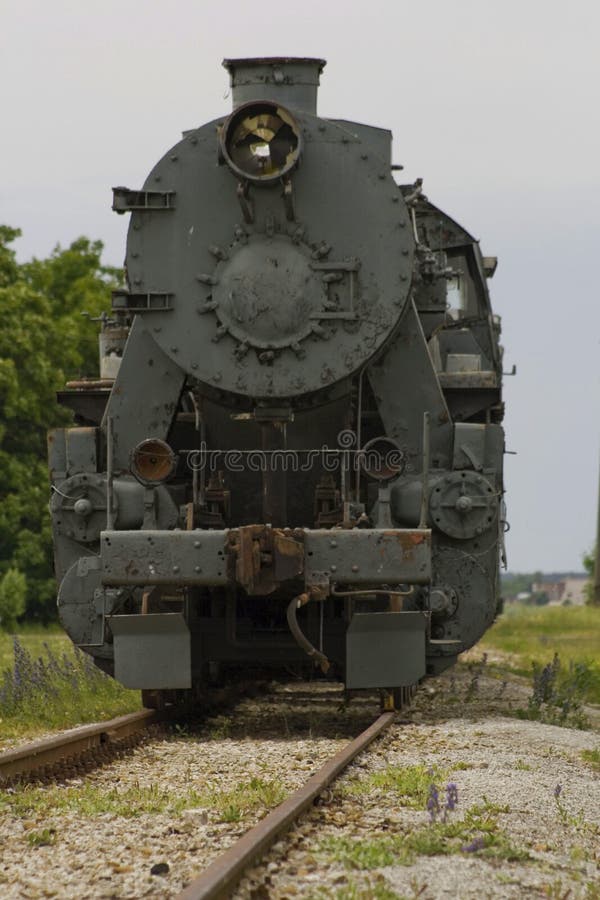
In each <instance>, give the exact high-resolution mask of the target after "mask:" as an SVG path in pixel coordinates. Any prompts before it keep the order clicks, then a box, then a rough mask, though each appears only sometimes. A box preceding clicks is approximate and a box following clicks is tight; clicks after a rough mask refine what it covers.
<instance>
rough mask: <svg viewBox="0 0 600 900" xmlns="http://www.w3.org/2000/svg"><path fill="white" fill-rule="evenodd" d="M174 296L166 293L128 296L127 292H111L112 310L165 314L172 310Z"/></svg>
mask: <svg viewBox="0 0 600 900" xmlns="http://www.w3.org/2000/svg"><path fill="white" fill-rule="evenodd" d="M174 296H175V295H174V294H168V293H147V294H130V293H129V292H128V291H113V292H112V308H113V309H114V310H118V311H119V312H123V311H126V312H136V313H145V312H167V311H168V310H170V309H173V306H172V301H173V297H174Z"/></svg>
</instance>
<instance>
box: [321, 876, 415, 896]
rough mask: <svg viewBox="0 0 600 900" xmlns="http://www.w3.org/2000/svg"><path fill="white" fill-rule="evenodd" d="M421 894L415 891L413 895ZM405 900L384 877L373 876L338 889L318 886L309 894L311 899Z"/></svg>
mask: <svg viewBox="0 0 600 900" xmlns="http://www.w3.org/2000/svg"><path fill="white" fill-rule="evenodd" d="M418 896H419V894H415V893H413V897H414V898H416V897H418ZM325 898H327V900H332V898H333V900H405V898H404V897H402V896H401V895H400V894H397V893H396V892H395V891H393V890H392V889H391V888H390V887H388V885H387V884H386V882H385V880H384V879H382V878H377V877H376V878H373V879H371V880H367V881H360V882H357V881H354V880H351V881H348V883H347V884H345V885H344V886H343V887H341V888H339V889H338V890H337V891H332V889H331V888H326V887H323V888H317V889H316V891H314V892H311V893H310V894H309V900H325Z"/></svg>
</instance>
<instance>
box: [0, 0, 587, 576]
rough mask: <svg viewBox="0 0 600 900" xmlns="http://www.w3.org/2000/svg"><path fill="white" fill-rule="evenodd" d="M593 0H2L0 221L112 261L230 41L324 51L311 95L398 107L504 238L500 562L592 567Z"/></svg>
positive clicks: (431, 189)
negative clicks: (94, 245)
mask: <svg viewBox="0 0 600 900" xmlns="http://www.w3.org/2000/svg"><path fill="white" fill-rule="evenodd" d="M599 35H600V3H598V2H597V0H560V2H558V0H502V2H500V0H494V2H490V0H478V2H475V0H410V2H409V0H393V2H381V0H370V2H364V0H361V2H358V0H335V2H332V0H329V2H326V0H301V2H300V3H293V4H292V3H289V2H286V3H284V2H279V3H278V2H276V0H272V2H270V3H257V2H242V0H233V2H231V0H230V2H226V3H216V2H214V0H213V2H210V3H208V2H203V0H194V2H191V0H171V2H170V3H168V2H166V0H160V2H156V0H85V2H81V0H79V2H75V0H52V2H48V0H18V2H17V0H0V101H1V102H0V110H1V111H2V133H1V139H0V162H1V170H0V171H1V174H0V221H1V222H3V223H5V224H8V225H11V226H15V227H19V228H21V229H22V230H23V237H22V238H21V240H20V241H19V243H18V253H19V258H20V259H21V260H25V259H28V258H30V257H31V256H33V255H35V256H46V255H47V254H48V253H49V252H50V251H51V250H52V248H53V247H54V245H55V244H56V243H57V242H60V243H61V244H62V245H63V246H64V245H68V244H69V243H70V242H71V241H72V240H73V239H75V238H76V237H78V236H79V235H81V234H84V235H87V236H89V237H91V238H100V239H101V240H102V241H103V242H104V244H105V248H106V253H105V259H106V261H107V262H109V263H113V264H120V263H121V262H122V260H123V256H124V242H125V232H126V226H127V217H118V216H116V215H115V214H114V213H112V212H111V211H110V203H111V199H112V195H111V190H110V189H111V187H112V186H113V185H121V184H125V185H127V186H128V187H131V188H135V187H141V185H142V182H143V180H144V178H145V176H146V174H147V172H148V170H149V169H150V168H151V166H152V165H153V164H154V163H155V162H156V161H157V160H158V158H159V157H160V156H162V155H163V153H164V152H165V151H166V150H167V149H168V148H169V147H170V146H171V145H172V144H174V143H175V142H176V141H177V140H178V139H179V137H180V132H181V131H182V130H183V129H186V128H190V127H193V126H197V125H199V124H201V123H203V122H205V121H207V120H209V119H212V118H213V117H217V116H220V115H222V114H223V113H224V112H226V111H227V110H228V109H229V108H230V103H231V99H230V96H229V83H228V76H227V73H226V71H225V70H224V69H223V68H222V67H221V60H222V58H223V57H235V56H263V55H279V56H281V55H296V56H320V57H324V58H325V59H327V60H328V65H327V67H326V69H325V71H324V73H323V75H322V79H321V89H320V94H319V112H320V114H321V115H324V116H330V117H332V118H347V119H354V120H356V121H359V122H366V123H368V124H374V125H381V126H385V127H387V128H391V129H392V131H393V133H394V161H395V162H397V163H402V164H403V165H404V166H405V172H404V173H403V175H405V176H406V177H405V180H406V181H407V182H408V181H410V182H412V181H413V180H414V179H415V178H417V177H423V178H424V186H425V192H426V194H427V195H428V196H429V198H430V199H431V200H432V201H433V202H434V203H436V204H437V205H438V206H441V207H442V209H444V210H445V211H446V212H448V213H449V214H450V215H452V216H453V217H454V218H456V219H457V220H458V221H459V222H460V223H461V224H463V225H464V226H465V227H466V228H467V229H468V230H469V231H471V233H473V234H475V235H476V236H477V237H478V238H480V240H481V246H482V249H483V251H484V253H486V254H487V255H497V256H498V257H499V259H500V263H499V267H498V271H497V273H496V275H495V277H494V280H493V281H492V282H491V288H492V298H493V302H494V305H495V309H496V311H497V312H498V313H499V314H500V315H501V316H502V320H503V330H504V344H505V348H506V350H505V363H506V367H507V368H508V369H510V367H511V366H512V365H513V363H515V364H516V365H517V368H518V375H517V377H516V378H507V379H506V402H507V417H506V421H505V427H506V431H507V446H508V448H509V449H510V450H513V451H516V453H517V455H516V456H508V457H507V459H506V463H507V465H506V468H507V475H506V478H507V490H508V493H507V503H508V509H509V519H510V522H511V526H512V528H511V531H510V534H509V535H508V552H509V568H510V569H511V570H513V571H529V570H534V569H538V568H539V569H542V570H545V571H558V570H567V569H573V570H580V569H581V555H582V552H583V551H584V550H586V549H588V548H590V547H591V545H592V543H593V541H594V536H595V521H596V502H597V494H598V462H599V430H600V429H599V425H600V390H599V387H600V378H599V373H600V365H599V360H600V302H599V298H598V284H599V283H600V277H599V255H600V254H599V241H600V228H599V224H600V123H599V110H600V103H599V101H600V97H599V85H600V62H599V60H600V53H599V51H598V42H599Z"/></svg>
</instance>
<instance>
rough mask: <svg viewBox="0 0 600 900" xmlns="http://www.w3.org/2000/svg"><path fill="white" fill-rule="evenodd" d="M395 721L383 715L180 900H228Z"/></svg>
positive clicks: (390, 714)
mask: <svg viewBox="0 0 600 900" xmlns="http://www.w3.org/2000/svg"><path fill="white" fill-rule="evenodd" d="M394 719H395V712H393V711H390V712H384V713H382V715H380V716H379V718H378V719H376V720H375V722H373V724H372V725H369V727H368V728H366V729H365V730H364V731H363V732H362V733H361V734H359V735H358V737H356V738H354V740H352V741H350V742H349V743H348V744H347V745H346V746H345V747H343V748H342V749H341V750H340V751H339V752H338V753H336V754H335V756H334V757H333V758H332V759H330V760H329V761H328V762H326V763H325V765H324V766H322V767H321V768H320V769H319V771H318V772H316V773H315V774H314V775H313V776H312V777H311V778H309V779H308V781H307V782H306V784H305V785H303V786H302V787H301V788H300V789H299V790H297V791H296V792H295V793H294V794H292V796H291V797H288V799H287V800H285V801H284V802H283V803H281V804H280V805H279V806H278V807H276V809H274V810H272V812H270V813H269V814H268V815H267V816H266V817H265V818H264V819H262V820H261V821H260V822H259V823H258V825H255V826H254V828H251V829H250V831H248V832H246V834H244V835H243V837H241V838H240V839H239V840H238V841H237V842H236V843H235V844H233V846H232V847H230V848H229V849H228V850H226V851H225V853H223V854H222V855H221V856H219V857H217V859H215V860H214V861H213V862H212V863H211V864H210V865H209V866H208V868H206V869H205V870H204V872H202V874H201V875H199V876H198V878H196V879H194V881H192V882H191V884H189V885H188V887H187V888H186V889H185V890H184V891H182V892H181V893H180V894H179V895H178V898H177V900H216V898H221V897H228V896H229V895H230V894H231V892H232V891H233V890H234V889H235V887H236V885H237V884H238V882H239V881H240V879H241V878H242V876H243V874H244V872H245V871H246V870H247V869H248V868H249V867H250V866H252V865H253V864H254V863H256V862H257V861H258V860H259V859H260V857H261V856H263V854H264V853H266V851H267V850H269V848H270V847H271V846H272V845H273V844H274V843H275V841H276V840H277V839H278V838H280V837H281V836H282V835H283V834H285V832H286V831H287V830H288V829H289V828H290V826H291V825H292V824H293V823H294V822H295V821H297V819H298V818H299V817H300V816H301V815H302V813H303V812H305V811H306V810H307V809H308V808H309V806H310V805H311V804H312V803H313V802H314V801H315V800H316V799H317V797H318V796H319V795H320V794H321V793H322V792H323V791H324V790H325V789H326V788H327V787H328V786H329V785H330V784H331V783H332V782H333V781H334V780H335V779H336V778H337V776H338V775H340V774H341V772H343V771H344V769H345V768H346V767H347V766H348V765H349V764H350V763H351V762H352V760H353V759H354V758H355V757H356V756H358V754H359V753H361V752H362V751H363V750H365V749H366V748H367V747H368V746H369V744H370V743H371V742H372V741H374V740H375V738H377V737H378V736H379V735H380V734H381V733H382V732H383V731H385V730H386V729H387V728H388V727H389V726H390V725H391V724H392V722H393V721H394Z"/></svg>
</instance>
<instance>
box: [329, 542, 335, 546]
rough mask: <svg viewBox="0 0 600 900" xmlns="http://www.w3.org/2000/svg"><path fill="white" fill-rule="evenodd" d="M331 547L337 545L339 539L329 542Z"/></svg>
mask: <svg viewBox="0 0 600 900" xmlns="http://www.w3.org/2000/svg"><path fill="white" fill-rule="evenodd" d="M329 546H330V547H337V541H331V543H330V544H329Z"/></svg>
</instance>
